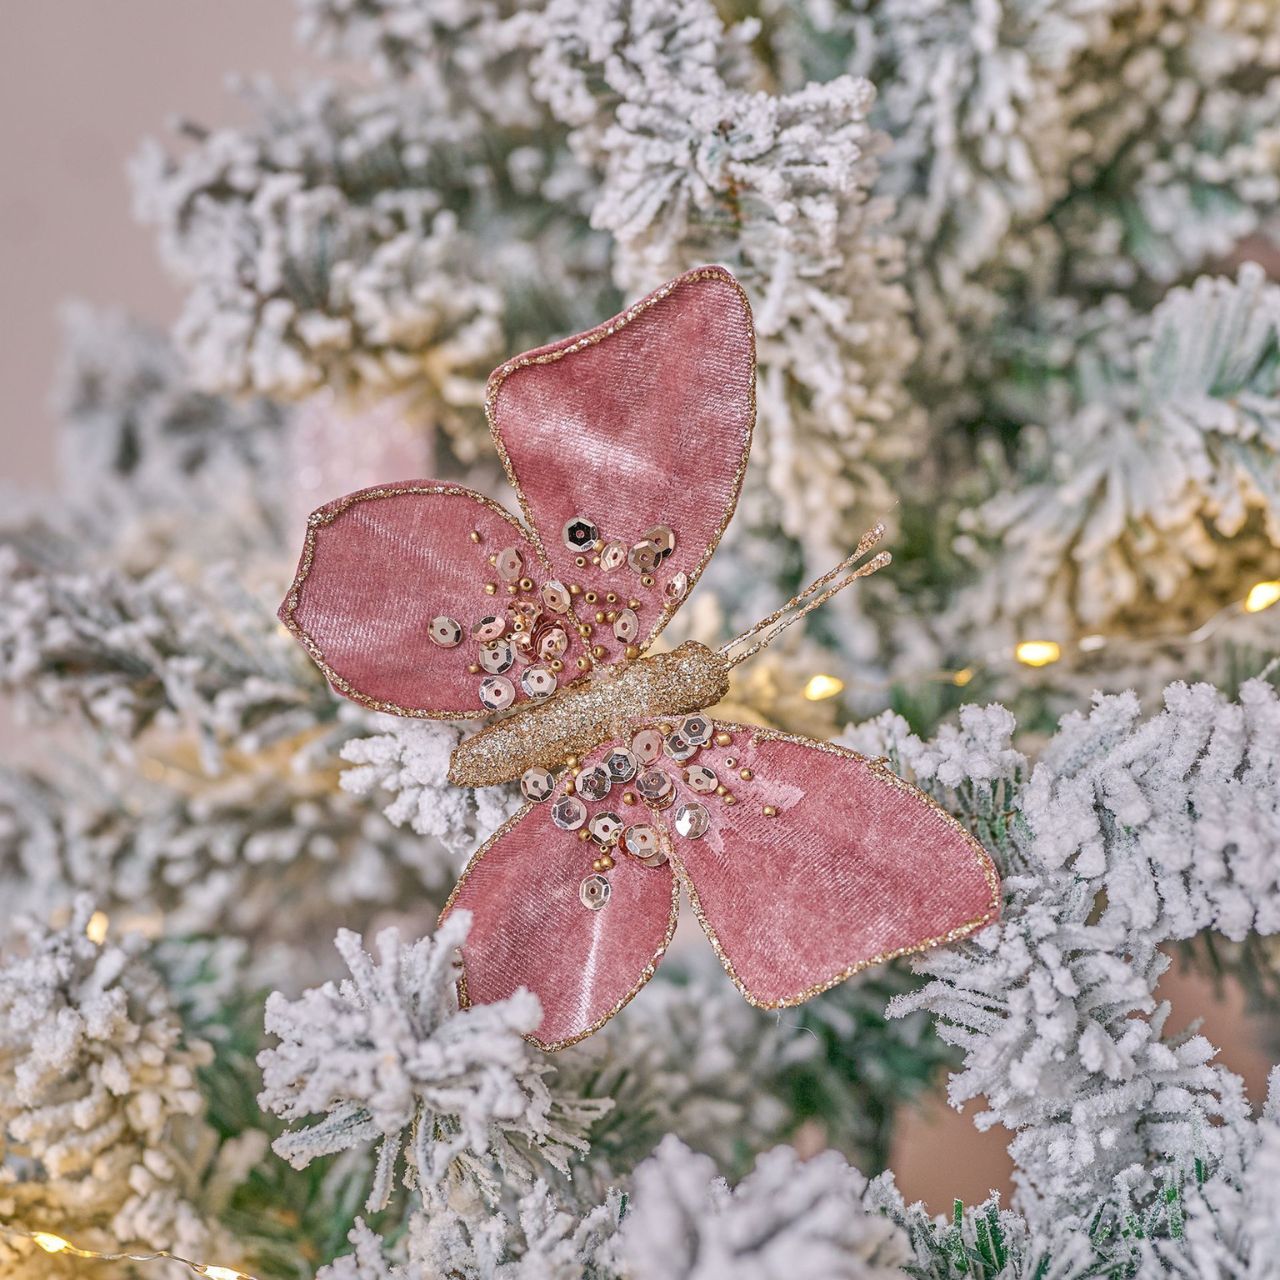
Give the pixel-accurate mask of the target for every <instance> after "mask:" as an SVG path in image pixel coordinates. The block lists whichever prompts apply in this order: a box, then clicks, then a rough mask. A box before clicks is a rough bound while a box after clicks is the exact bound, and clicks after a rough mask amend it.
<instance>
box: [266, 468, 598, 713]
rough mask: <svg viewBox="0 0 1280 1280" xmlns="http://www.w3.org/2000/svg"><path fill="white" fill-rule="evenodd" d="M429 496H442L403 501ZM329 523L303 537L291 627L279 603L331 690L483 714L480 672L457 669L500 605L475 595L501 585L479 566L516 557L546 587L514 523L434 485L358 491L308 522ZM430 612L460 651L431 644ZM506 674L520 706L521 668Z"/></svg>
mask: <svg viewBox="0 0 1280 1280" xmlns="http://www.w3.org/2000/svg"><path fill="white" fill-rule="evenodd" d="M439 487H446V488H450V489H452V490H453V491H452V492H447V493H438V492H437V493H421V492H416V493H415V492H412V490H414V489H432V488H439ZM379 495H381V496H379ZM328 514H332V515H333V518H332V519H331V520H328V521H327V522H326V523H321V524H318V525H316V526H315V527H313V528H312V529H311V530H310V531H309V538H310V540H311V542H312V548H311V551H310V554H311V564H310V568H309V570H306V563H307V557H308V554H309V552H308V550H307V549H304V551H303V555H302V562H301V564H300V566H299V574H300V576H301V575H302V574H303V572H304V570H306V572H305V577H303V578H302V581H301V583H300V585H298V586H297V587H296V591H297V605H296V607H295V608H294V609H293V612H292V617H290V612H289V598H288V597H287V598H286V600H285V603H284V605H283V606H282V607H281V612H280V616H281V618H282V619H283V620H284V621H285V623H286V624H287V625H290V626H292V627H293V628H295V629H296V630H297V631H298V632H299V634H300V638H302V639H303V640H304V643H308V647H309V648H310V649H311V652H312V655H313V656H315V657H319V658H320V659H321V660H322V661H323V662H324V664H325V665H326V666H327V667H328V668H329V674H330V678H331V680H332V678H333V676H334V675H336V676H337V677H338V679H337V680H336V681H333V683H334V687H335V688H336V689H337V690H338V691H339V692H340V693H343V694H346V695H347V696H349V697H357V699H358V700H361V701H369V702H372V703H376V704H380V709H383V710H398V711H400V712H401V713H404V712H409V713H417V714H423V715H425V714H429V713H438V714H442V715H468V716H482V715H485V714H487V713H486V712H485V710H484V708H483V706H482V705H481V703H480V699H479V692H478V691H479V688H480V681H481V680H482V679H483V678H484V676H483V673H481V674H479V675H477V674H474V673H472V672H469V671H468V670H467V667H468V664H470V663H474V662H475V660H476V650H477V642H476V641H474V640H472V639H471V636H470V629H471V625H472V623H474V622H476V621H477V620H478V619H480V618H482V617H484V616H486V615H487V614H494V613H500V612H501V611H502V610H503V609H504V608H505V607H506V602H507V596H506V594H505V592H503V593H502V594H499V595H496V596H491V595H487V594H485V590H484V587H485V584H486V583H488V582H498V585H499V588H500V590H501V588H502V586H503V584H501V582H500V581H499V580H498V577H497V574H496V573H495V571H494V569H493V566H492V565H490V564H489V556H490V555H491V554H493V553H494V552H498V551H502V550H504V549H505V548H507V547H518V548H519V549H520V552H521V554H522V555H523V556H524V561H525V566H526V569H527V570H528V571H529V572H530V576H532V577H533V579H534V581H535V582H536V583H538V584H539V585H541V583H542V582H543V581H544V580H545V577H546V573H545V570H544V569H543V568H542V566H541V565H540V564H539V561H538V555H537V551H536V550H535V548H534V546H533V544H532V543H531V542H530V541H529V540H528V538H526V537H525V536H524V534H523V532H522V530H521V527H520V525H519V523H518V522H517V521H516V520H515V518H514V517H513V516H510V515H508V514H507V513H505V512H504V511H502V509H501V508H500V507H497V506H496V505H495V504H493V503H491V502H489V501H488V500H487V499H484V498H482V497H481V496H480V495H479V494H476V493H472V492H471V491H470V490H466V489H461V488H458V487H456V486H441V485H440V482H438V481H434V480H414V481H406V482H404V483H402V484H397V485H384V486H381V487H380V488H378V489H367V490H363V491H361V492H360V493H357V494H351V495H348V496H347V497H345V498H340V499H338V500H337V501H336V502H333V503H330V504H329V505H328V506H327V507H321V508H320V511H319V512H318V513H317V515H318V516H324V515H328ZM473 530H474V531H478V532H479V533H480V536H481V541H480V542H479V543H476V542H473V541H472V539H471V534H472V531H473ZM292 594H293V593H292V592H291V593H290V596H292ZM437 614H444V615H447V616H448V617H451V618H454V619H455V620H456V621H457V622H459V623H460V624H461V625H462V627H463V630H464V633H465V638H464V639H463V641H462V643H461V644H459V645H456V646H455V647H453V648H449V649H446V648H441V647H440V646H439V645H437V644H433V643H432V642H431V640H430V639H429V638H428V634H427V630H428V627H429V625H430V622H431V619H432V618H433V617H435V616H436V615H437ZM565 631H566V634H567V635H569V636H570V647H569V651H568V652H567V653H566V655H565V659H566V665H567V666H572V663H573V660H574V657H575V655H576V654H577V653H579V652H581V650H580V649H579V648H578V647H577V646H578V640H577V636H576V635H574V634H573V627H572V626H571V625H569V624H566V626H565ZM507 676H508V678H509V679H511V680H512V683H513V684H514V685H515V688H516V693H517V698H518V699H520V698H523V696H524V695H523V694H522V693H521V692H520V685H519V676H520V669H519V668H518V667H513V668H512V669H511V670H510V671H509V672H507ZM382 704H385V705H382Z"/></svg>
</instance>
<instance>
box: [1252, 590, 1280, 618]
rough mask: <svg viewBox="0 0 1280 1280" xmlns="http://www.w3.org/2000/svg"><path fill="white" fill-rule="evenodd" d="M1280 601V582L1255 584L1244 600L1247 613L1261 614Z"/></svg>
mask: <svg viewBox="0 0 1280 1280" xmlns="http://www.w3.org/2000/svg"><path fill="white" fill-rule="evenodd" d="M1278 601H1280V582H1255V583H1254V584H1253V586H1252V587H1250V588H1249V594H1248V595H1247V596H1245V598H1244V609H1245V612H1246V613H1261V612H1262V611H1263V609H1270V608H1271V606H1272V605H1273V604H1276V603H1277V602H1278Z"/></svg>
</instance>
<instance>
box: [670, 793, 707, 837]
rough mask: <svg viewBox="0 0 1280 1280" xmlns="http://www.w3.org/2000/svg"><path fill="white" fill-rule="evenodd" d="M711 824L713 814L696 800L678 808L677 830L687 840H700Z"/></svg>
mask: <svg viewBox="0 0 1280 1280" xmlns="http://www.w3.org/2000/svg"><path fill="white" fill-rule="evenodd" d="M710 826H711V815H710V814H709V813H708V812H707V811H706V809H705V808H704V807H703V806H702V805H700V804H699V803H698V802H697V801H696V800H694V801H691V802H690V803H689V804H682V805H681V806H680V807H679V808H678V809H677V810H676V821H675V827H676V831H677V832H678V833H679V834H680V835H682V836H684V838H685V839H686V840H700V839H701V838H702V837H703V836H705V835H706V834H707V830H708V829H709V828H710Z"/></svg>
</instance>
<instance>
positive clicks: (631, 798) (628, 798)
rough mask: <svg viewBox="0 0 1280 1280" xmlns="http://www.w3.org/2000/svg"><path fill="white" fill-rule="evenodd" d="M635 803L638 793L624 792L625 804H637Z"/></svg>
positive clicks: (623, 800)
mask: <svg viewBox="0 0 1280 1280" xmlns="http://www.w3.org/2000/svg"><path fill="white" fill-rule="evenodd" d="M635 802H636V793H635V792H634V791H624V792H623V793H622V803H623V804H635Z"/></svg>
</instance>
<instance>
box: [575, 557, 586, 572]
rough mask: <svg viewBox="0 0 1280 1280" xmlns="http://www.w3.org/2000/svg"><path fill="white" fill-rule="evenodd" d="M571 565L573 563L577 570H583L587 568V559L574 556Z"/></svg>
mask: <svg viewBox="0 0 1280 1280" xmlns="http://www.w3.org/2000/svg"><path fill="white" fill-rule="evenodd" d="M573 563H574V564H576V565H577V566H578V568H579V569H585V568H586V567H587V557H586V556H574V557H573Z"/></svg>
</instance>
